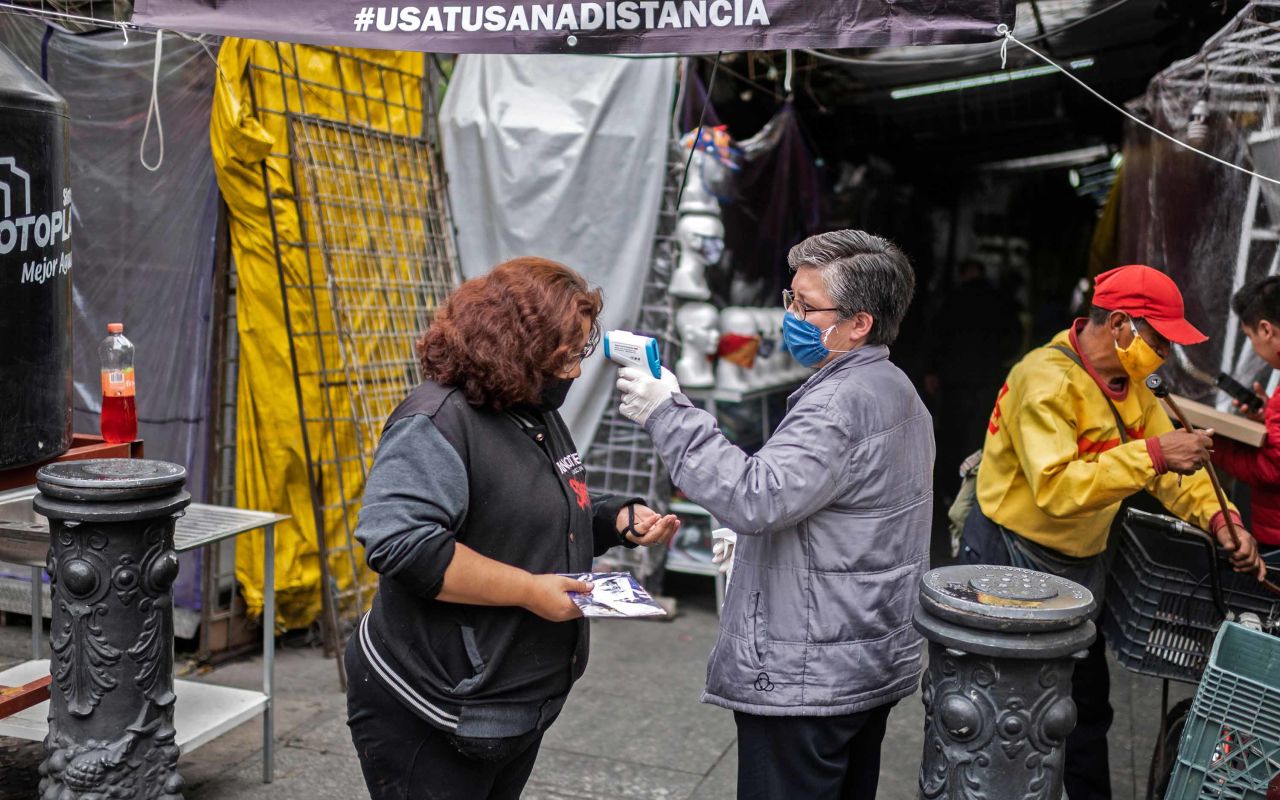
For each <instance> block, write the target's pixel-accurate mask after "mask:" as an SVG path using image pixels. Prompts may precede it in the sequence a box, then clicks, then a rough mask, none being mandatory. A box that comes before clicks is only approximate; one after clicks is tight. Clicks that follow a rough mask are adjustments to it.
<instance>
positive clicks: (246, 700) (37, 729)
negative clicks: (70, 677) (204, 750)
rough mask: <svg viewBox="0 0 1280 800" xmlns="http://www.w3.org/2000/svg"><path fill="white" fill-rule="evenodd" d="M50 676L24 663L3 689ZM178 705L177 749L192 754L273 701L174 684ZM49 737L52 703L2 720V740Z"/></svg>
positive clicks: (5, 678) (1, 675)
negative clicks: (3, 738)
mask: <svg viewBox="0 0 1280 800" xmlns="http://www.w3.org/2000/svg"><path fill="white" fill-rule="evenodd" d="M48 674H49V662H48V661H47V660H43V659H42V660H40V661H24V662H23V663H21V664H19V665H17V666H16V667H11V668H9V669H7V670H5V671H4V672H0V686H21V685H23V684H25V683H29V682H30V681H34V680H36V679H38V678H41V677H44V676H46V675H48ZM173 692H174V694H175V695H177V702H176V703H175V704H174V709H173V727H174V730H175V731H177V739H176V742H177V745H178V748H179V749H180V750H181V751H182V752H183V753H189V752H191V751H192V750H195V749H196V748H197V747H200V746H201V745H205V744H208V743H209V742H211V741H213V740H214V739H216V738H217V737H219V736H221V735H222V734H224V733H226V732H227V731H229V730H231V729H232V728H234V727H236V726H237V725H239V724H241V723H243V722H247V721H248V720H250V719H253V718H254V717H256V716H257V715H259V714H261V713H262V712H263V711H265V710H266V708H267V704H268V703H269V702H270V698H269V697H268V696H267V695H266V693H264V692H254V691H249V690H246V689H233V688H231V687H228V686H217V685H215V684H211V683H197V682H195V681H174V682H173ZM48 733H49V701H48V700H45V701H44V702H43V703H40V704H38V705H34V706H32V707H30V708H28V709H25V710H23V711H19V712H18V713H17V714H14V715H12V716H9V717H5V718H3V719H0V736H12V737H14V738H15V739H27V740H29V741H33V742H39V741H43V740H44V737H45V736H46V735H47V734H48Z"/></svg>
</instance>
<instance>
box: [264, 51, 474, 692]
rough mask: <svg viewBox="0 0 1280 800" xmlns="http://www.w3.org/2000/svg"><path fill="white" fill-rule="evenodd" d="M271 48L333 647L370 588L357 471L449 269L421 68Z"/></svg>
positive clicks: (295, 355) (450, 281)
mask: <svg viewBox="0 0 1280 800" xmlns="http://www.w3.org/2000/svg"><path fill="white" fill-rule="evenodd" d="M273 48H274V55H275V58H274V59H272V60H271V61H270V63H265V64H264V63H253V64H250V65H249V67H248V69H249V71H250V78H251V80H250V87H251V88H253V87H266V86H268V85H273V86H274V87H278V89H279V91H278V92H266V91H262V90H258V89H255V90H254V94H253V101H254V110H255V113H258V114H261V115H272V114H279V115H282V116H283V117H284V118H285V123H286V124H285V127H286V130H287V131H288V137H287V142H281V143H278V144H277V145H276V147H277V151H276V152H273V153H272V154H271V155H272V157H273V158H274V159H280V160H282V161H284V162H286V166H287V170H288V172H287V174H285V175H280V174H276V173H273V172H272V171H270V170H268V169H266V168H265V167H264V169H263V174H264V178H265V190H266V194H267V195H268V198H276V199H279V198H280V196H281V195H282V194H284V193H285V192H290V191H291V194H292V199H293V201H294V202H295V203H296V207H297V212H298V217H299V227H298V228H297V229H290V227H289V226H288V225H286V224H282V223H281V219H280V217H279V216H278V215H277V214H276V213H275V212H274V209H273V204H272V203H271V202H269V201H268V202H267V208H268V211H269V213H271V223H272V228H273V236H274V238H275V242H276V250H277V265H278V266H279V268H280V281H281V295H282V299H283V304H284V310H285V324H286V329H287V330H288V333H289V338H290V358H291V360H292V366H293V371H294V390H295V393H296V395H297V398H298V404H299V408H300V409H301V414H302V419H301V420H300V433H301V439H302V444H303V449H304V451H305V453H306V460H307V469H308V474H309V478H310V483H311V485H310V492H311V498H312V505H313V512H314V516H315V528H316V530H317V531H318V535H317V549H318V550H319V555H320V564H321V570H322V582H323V587H322V589H323V591H322V600H323V602H324V610H323V613H322V618H321V623H322V629H323V631H324V635H325V640H326V646H327V647H328V648H329V649H330V650H331V652H337V651H338V650H339V648H340V647H341V645H342V643H343V642H344V641H345V639H346V638H347V636H348V635H349V634H350V632H351V631H352V630H353V629H354V625H355V623H356V621H357V620H358V618H359V614H360V613H362V612H363V610H364V609H366V608H367V607H368V605H369V603H370V602H371V600H372V596H373V590H374V586H375V576H374V575H373V574H372V573H371V572H370V571H369V570H368V568H367V567H366V566H365V564H364V558H363V555H362V554H361V553H360V552H359V546H358V544H357V543H356V542H355V539H354V535H353V534H354V531H355V527H356V522H357V513H358V510H359V503H360V499H361V495H362V493H363V489H364V479H365V476H366V475H367V473H368V470H369V467H370V465H371V464H372V460H373V454H374V450H375V448H376V446H377V441H378V438H379V436H380V434H381V429H382V425H383V423H384V421H385V419H386V417H387V416H388V415H389V414H390V412H391V411H392V410H393V409H394V408H395V406H396V405H397V404H398V403H399V402H400V400H402V399H403V398H404V396H405V395H406V394H408V392H409V391H410V390H411V389H412V388H413V387H414V386H416V385H417V384H418V383H419V382H420V380H421V374H420V369H419V366H418V363H417V357H416V354H415V353H414V348H413V344H414V341H415V340H416V339H417V337H418V336H419V335H420V334H421V333H422V331H423V330H424V329H425V328H426V326H427V325H428V324H429V322H430V320H431V318H432V315H433V313H434V311H435V309H436V308H437V307H438V306H439V304H440V303H442V302H443V300H444V298H445V296H446V295H447V294H448V293H449V292H450V291H452V289H453V288H454V287H455V286H457V284H458V283H459V281H460V276H459V270H458V266H457V258H456V256H455V254H454V250H453V242H452V227H451V223H450V221H449V215H448V208H447V201H446V198H445V191H444V183H443V171H442V170H441V169H440V167H439V164H440V161H439V158H438V155H437V153H436V151H435V149H434V147H433V146H432V144H431V142H433V141H435V140H436V137H434V136H433V133H434V131H433V128H432V125H433V122H434V117H435V109H434V108H433V103H434V92H433V90H432V85H433V81H432V79H431V75H432V73H430V72H428V74H427V76H425V77H424V76H423V75H419V74H415V73H412V72H406V71H404V70H401V69H397V68H395V67H392V66H389V65H388V64H387V63H384V62H382V61H379V60H377V59H376V58H374V57H370V58H365V57H361V56H359V55H356V54H354V53H353V52H352V51H347V50H337V49H329V48H319V47H310V46H303V45H290V44H280V43H277V44H275V45H274V46H273ZM317 60H320V61H321V62H325V61H327V63H328V64H329V66H330V67H331V68H330V69H327V70H324V73H325V74H329V75H333V76H335V78H334V80H333V81H332V82H325V81H319V80H315V79H313V78H309V77H307V76H306V75H305V74H300V71H299V69H298V66H297V65H299V64H315V63H318V62H317ZM427 63H428V68H429V69H430V65H431V64H432V63H433V62H431V61H428V62H427ZM303 72H308V70H303ZM311 72H312V74H314V71H311ZM268 81H273V82H275V83H274V84H268V83H266V82H268ZM268 95H271V96H274V97H279V98H282V107H279V108H273V107H270V101H268V100H267V99H266V97H267V96H268ZM277 102H280V101H277ZM281 145H285V147H283V148H282V147H281ZM280 150H283V152H280ZM286 253H288V254H289V256H286V255H285V254H286ZM298 253H301V254H302V256H303V258H302V259H301V261H300V262H299V261H298V260H297V259H296V255H297V254H298ZM286 260H288V261H289V262H290V264H291V267H290V269H289V270H286V268H285V262H286ZM298 263H301V264H302V268H301V272H300V273H299V272H298V271H297V269H296V265H297V264H298ZM338 662H339V667H338V668H339V674H340V677H342V678H343V679H344V681H345V676H344V675H342V667H341V659H339V660H338Z"/></svg>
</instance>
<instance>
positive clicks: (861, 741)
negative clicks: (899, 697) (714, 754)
mask: <svg viewBox="0 0 1280 800" xmlns="http://www.w3.org/2000/svg"><path fill="white" fill-rule="evenodd" d="M892 707H893V703H889V704H887V705H883V706H880V707H879V708H873V709H871V710H870V711H863V712H861V713H858V714H846V715H844V716H839V717H762V716H757V715H755V714H743V713H741V712H738V711H735V712H734V713H733V719H734V722H736V723H737V724H738V800H793V799H794V798H801V797H803V798H805V800H836V798H840V800H872V798H874V797H875V796H876V785H877V784H878V783H879V781H880V742H881V741H882V740H883V739H884V729H885V722H886V721H887V720H888V719H889V709H891V708H892Z"/></svg>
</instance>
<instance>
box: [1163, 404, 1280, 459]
mask: <svg viewBox="0 0 1280 800" xmlns="http://www.w3.org/2000/svg"><path fill="white" fill-rule="evenodd" d="M1170 396H1171V397H1172V398H1173V402H1175V403H1177V404H1178V408H1180V409H1182V413H1183V414H1186V415H1187V420H1188V421H1189V422H1190V423H1191V424H1192V425H1194V426H1196V427H1197V428H1213V432H1214V433H1217V434H1221V435H1222V436H1225V437H1227V438H1228V439H1233V440H1235V441H1237V442H1243V443H1244V444H1247V445H1250V446H1252V447H1260V446H1262V443H1263V442H1265V441H1266V440H1267V428H1266V426H1265V425H1263V424H1262V423H1260V422H1254V421H1253V420H1251V419H1245V418H1244V417H1242V416H1240V415H1238V414H1228V413H1224V412H1222V411H1219V410H1218V409H1216V408H1214V407H1213V406H1208V405H1205V404H1204V403H1197V402H1196V401H1195V400H1188V399H1187V398H1185V397H1178V396H1177V395H1170Z"/></svg>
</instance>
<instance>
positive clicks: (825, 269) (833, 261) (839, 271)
mask: <svg viewBox="0 0 1280 800" xmlns="http://www.w3.org/2000/svg"><path fill="white" fill-rule="evenodd" d="M787 264H788V265H789V266H790V267H791V270H792V271H793V272H794V271H795V270H798V269H800V268H801V267H813V268H814V269H817V270H818V271H819V272H820V273H821V275H822V282H823V285H824V286H826V289H827V294H829V295H831V300H832V301H833V302H834V303H835V305H836V308H837V309H838V310H839V313H840V316H841V317H842V318H844V319H848V318H850V317H852V316H854V315H855V314H858V313H859V312H866V313H867V314H870V315H871V319H872V320H873V322H872V325H871V332H870V333H869V334H868V335H867V343H868V344H884V345H888V344H893V340H894V339H897V338H898V327H899V326H900V325H901V324H902V318H903V317H904V316H906V313H907V306H908V305H910V304H911V295H912V294H913V293H914V292H915V288H916V276H915V272H914V270H912V269H911V263H910V262H909V261H907V257H906V255H904V254H903V252H902V251H901V250H899V249H898V246H897V245H895V244H894V243H893V242H891V241H889V240H888V239H884V238H882V237H879V236H874V235H872V234H870V233H867V232H866V231H855V230H841V231H831V232H829V233H820V234H818V235H817V236H810V237H809V238H808V239H805V240H804V241H803V242H801V243H800V244H798V245H796V246H795V247H793V248H791V252H790V253H789V254H787Z"/></svg>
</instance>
